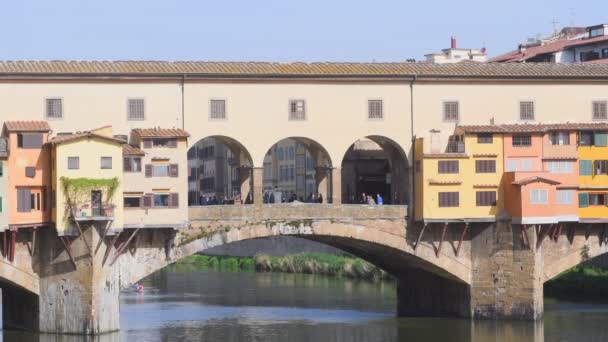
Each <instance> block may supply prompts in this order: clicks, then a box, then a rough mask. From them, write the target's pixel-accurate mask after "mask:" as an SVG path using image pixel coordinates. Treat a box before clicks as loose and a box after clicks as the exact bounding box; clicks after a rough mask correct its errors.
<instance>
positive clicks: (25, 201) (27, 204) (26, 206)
mask: <svg viewBox="0 0 608 342" xmlns="http://www.w3.org/2000/svg"><path fill="white" fill-rule="evenodd" d="M31 196H32V192H31V190H30V189H27V188H25V189H23V188H18V189H17V211H18V212H20V213H27V212H30V211H31V210H32V202H31Z"/></svg>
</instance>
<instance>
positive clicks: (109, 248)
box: [101, 233, 120, 266]
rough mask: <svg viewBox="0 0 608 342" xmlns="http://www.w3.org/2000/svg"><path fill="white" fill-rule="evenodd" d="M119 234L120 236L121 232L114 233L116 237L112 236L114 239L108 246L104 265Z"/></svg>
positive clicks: (103, 261)
mask: <svg viewBox="0 0 608 342" xmlns="http://www.w3.org/2000/svg"><path fill="white" fill-rule="evenodd" d="M119 236H120V233H116V234H114V237H113V238H112V241H111V242H110V245H109V246H108V248H106V252H105V253H104V254H103V260H102V261H101V265H102V266H103V265H105V264H106V260H107V259H108V256H109V255H110V251H111V250H112V248H113V247H114V245H115V244H116V241H117V240H118V237H119Z"/></svg>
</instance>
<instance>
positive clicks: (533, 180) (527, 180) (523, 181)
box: [512, 176, 561, 185]
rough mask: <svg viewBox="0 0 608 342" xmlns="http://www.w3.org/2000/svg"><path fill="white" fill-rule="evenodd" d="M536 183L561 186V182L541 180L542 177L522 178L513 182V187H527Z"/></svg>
mask: <svg viewBox="0 0 608 342" xmlns="http://www.w3.org/2000/svg"><path fill="white" fill-rule="evenodd" d="M536 182H543V183H548V184H552V185H557V184H561V182H558V181H555V180H552V179H548V178H543V177H538V176H535V177H528V178H522V179H520V180H518V181H515V182H513V183H512V184H513V185H527V184H530V183H536Z"/></svg>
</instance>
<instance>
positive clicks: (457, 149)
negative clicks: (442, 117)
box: [445, 141, 465, 153]
mask: <svg viewBox="0 0 608 342" xmlns="http://www.w3.org/2000/svg"><path fill="white" fill-rule="evenodd" d="M464 151H465V149H464V142H463V141H450V142H448V146H447V147H446V149H445V153H464Z"/></svg>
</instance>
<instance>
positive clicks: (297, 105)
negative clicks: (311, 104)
mask: <svg viewBox="0 0 608 342" xmlns="http://www.w3.org/2000/svg"><path fill="white" fill-rule="evenodd" d="M305 119H306V103H305V102H304V100H291V101H289V120H305Z"/></svg>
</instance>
